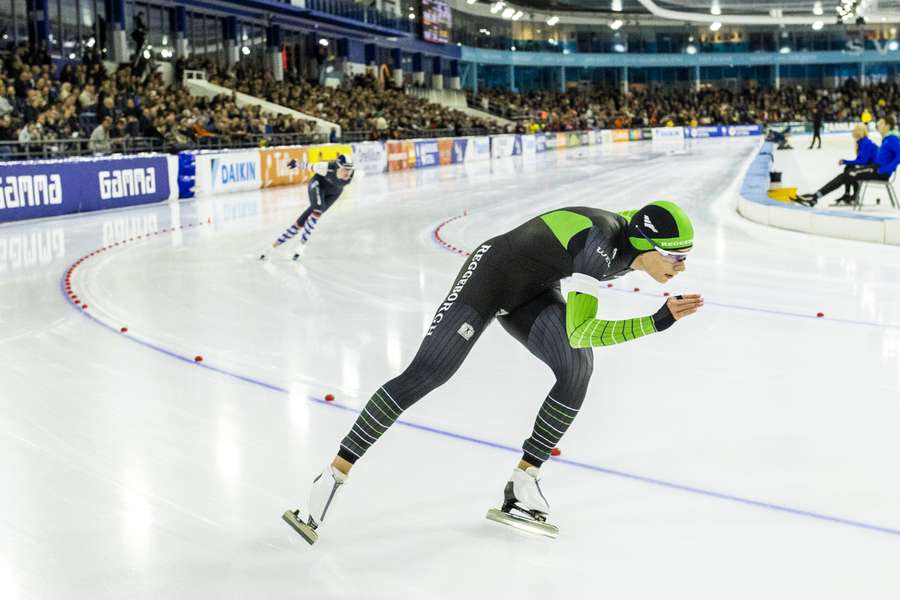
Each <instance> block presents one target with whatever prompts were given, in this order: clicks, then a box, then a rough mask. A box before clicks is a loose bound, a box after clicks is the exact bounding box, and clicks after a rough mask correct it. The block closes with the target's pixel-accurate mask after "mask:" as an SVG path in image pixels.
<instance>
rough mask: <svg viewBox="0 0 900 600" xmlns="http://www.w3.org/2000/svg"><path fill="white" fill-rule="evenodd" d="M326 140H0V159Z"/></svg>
mask: <svg viewBox="0 0 900 600" xmlns="http://www.w3.org/2000/svg"><path fill="white" fill-rule="evenodd" d="M327 141H328V135H327V134H324V133H310V134H297V133H268V134H255V133H254V134H244V135H228V136H223V135H216V136H211V137H203V138H198V139H196V140H189V141H186V142H176V141H173V140H165V139H162V138H148V137H124V138H114V139H111V140H109V142H100V143H97V142H91V140H89V139H87V138H72V139H59V140H41V141H35V142H0V161H10V160H38V159H50V158H68V157H73V156H103V155H108V154H138V153H141V152H160V153H168V154H173V153H176V152H180V151H182V150H226V149H231V148H259V147H268V146H301V145H306V144H321V143H325V142H327Z"/></svg>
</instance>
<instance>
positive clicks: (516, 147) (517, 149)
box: [512, 134, 522, 156]
mask: <svg viewBox="0 0 900 600" xmlns="http://www.w3.org/2000/svg"><path fill="white" fill-rule="evenodd" d="M512 155H513V156H522V136H521V135H519V134H516V137H515V138H514V139H513V153H512Z"/></svg>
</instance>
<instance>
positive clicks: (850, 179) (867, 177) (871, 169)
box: [795, 116, 900, 206]
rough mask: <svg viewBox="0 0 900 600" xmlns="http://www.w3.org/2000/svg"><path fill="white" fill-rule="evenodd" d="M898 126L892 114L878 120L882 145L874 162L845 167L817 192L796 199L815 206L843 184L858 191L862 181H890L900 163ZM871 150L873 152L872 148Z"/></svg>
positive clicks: (801, 202)
mask: <svg viewBox="0 0 900 600" xmlns="http://www.w3.org/2000/svg"><path fill="white" fill-rule="evenodd" d="M896 126H897V121H896V120H895V119H894V117H891V116H887V117H884V118H882V119H880V120H879V121H878V133H880V134H881V147H880V148H877V150H876V153H875V160H874V162H873V164H869V165H865V166H852V168H851V169H845V170H844V172H843V173H841V174H840V175H838V176H837V177H835V178H834V179H832V180H831V181H829V182H828V183H826V184H825V185H823V186H822V187H821V188H819V190H818V191H817V192H816V193H814V194H801V195H800V196H798V197H797V198H796V199H795V200H796V201H797V202H799V203H800V204H805V205H806V206H815V205H816V204H818V202H819V199H820V198H822V197H823V196H825V195H826V194H830V193H831V192H833V191H834V190H836V189H838V188H839V187H841V186H844V185H849V186H850V190H851V191H852V190H857V191H858V189H859V188H858V185H859V182H861V181H888V180H889V179H890V178H891V175H893V174H894V171H895V170H896V169H897V165H900V138H898V136H897V132H896V131H895V128H896ZM873 146H874V143H873ZM869 151H870V152H871V150H869ZM857 158H859V156H857ZM845 196H846V192H845ZM854 197H855V196H854Z"/></svg>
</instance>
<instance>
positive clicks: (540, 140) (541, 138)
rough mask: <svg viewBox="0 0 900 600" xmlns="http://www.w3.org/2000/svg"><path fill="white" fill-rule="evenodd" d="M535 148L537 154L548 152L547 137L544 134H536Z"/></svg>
mask: <svg viewBox="0 0 900 600" xmlns="http://www.w3.org/2000/svg"><path fill="white" fill-rule="evenodd" d="M534 147H535V150H536V151H537V152H546V151H547V136H546V135H544V134H543V133H536V134H535V135H534Z"/></svg>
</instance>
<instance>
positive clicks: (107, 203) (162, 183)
mask: <svg viewBox="0 0 900 600" xmlns="http://www.w3.org/2000/svg"><path fill="white" fill-rule="evenodd" d="M168 197H169V167H168V160H167V157H165V156H147V157H143V156H142V157H127V158H118V159H90V160H77V159H73V160H66V161H62V160H59V161H33V162H27V163H2V164H0V222H7V221H19V220H22V219H37V218H40V217H55V216H59V215H66V214H71V213H79V212H89V211H95V210H105V209H109V208H123V207H126V206H137V205H140V204H149V203H151V202H160V201H162V200H166V199H168Z"/></svg>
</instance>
